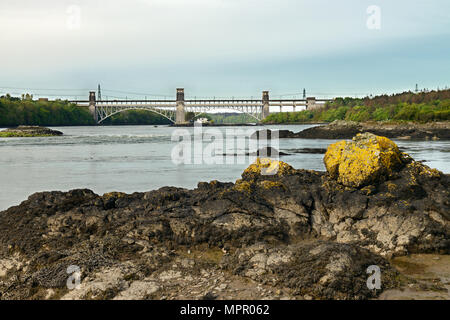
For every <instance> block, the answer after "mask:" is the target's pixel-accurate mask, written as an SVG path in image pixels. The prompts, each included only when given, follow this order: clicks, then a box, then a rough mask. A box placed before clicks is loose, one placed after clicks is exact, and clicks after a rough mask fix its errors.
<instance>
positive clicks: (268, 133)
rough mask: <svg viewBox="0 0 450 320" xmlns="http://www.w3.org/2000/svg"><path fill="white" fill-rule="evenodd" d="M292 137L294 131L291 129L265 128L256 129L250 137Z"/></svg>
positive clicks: (262, 138) (263, 138)
mask: <svg viewBox="0 0 450 320" xmlns="http://www.w3.org/2000/svg"><path fill="white" fill-rule="evenodd" d="M291 137H294V132H292V131H290V130H270V129H264V130H259V131H256V132H255V133H253V134H252V135H251V136H250V139H260V140H265V139H275V138H277V139H278V138H279V139H283V138H291Z"/></svg>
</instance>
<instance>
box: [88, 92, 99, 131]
mask: <svg viewBox="0 0 450 320" xmlns="http://www.w3.org/2000/svg"><path fill="white" fill-rule="evenodd" d="M89 112H90V113H91V114H92V117H94V120H95V122H96V123H98V116H97V106H96V98H95V91H89Z"/></svg>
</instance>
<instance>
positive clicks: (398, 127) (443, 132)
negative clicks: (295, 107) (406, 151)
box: [252, 121, 450, 140]
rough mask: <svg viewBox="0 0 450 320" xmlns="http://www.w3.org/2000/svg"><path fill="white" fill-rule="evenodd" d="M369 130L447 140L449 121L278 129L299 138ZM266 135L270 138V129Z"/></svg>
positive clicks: (336, 136) (406, 137) (342, 135)
mask: <svg viewBox="0 0 450 320" xmlns="http://www.w3.org/2000/svg"><path fill="white" fill-rule="evenodd" d="M262 131H263V130H261V131H258V132H257V133H255V134H254V135H253V136H252V137H253V138H254V139H257V138H259V137H263V136H264V135H265V133H264V132H262ZM363 132H371V133H373V134H376V135H379V136H383V137H387V138H389V139H399V140H449V139H450V123H449V122H431V123H423V124H422V123H399V124H393V123H382V122H370V123H364V122H362V123H359V122H352V121H334V122H332V123H330V124H327V125H320V126H316V127H312V128H308V129H305V130H303V131H300V132H297V133H294V132H293V131H290V130H280V131H279V138H291V139H293V138H300V139H351V138H352V137H353V136H355V135H356V134H358V133H363ZM266 135H267V136H268V137H269V138H270V136H271V131H270V130H267V133H266Z"/></svg>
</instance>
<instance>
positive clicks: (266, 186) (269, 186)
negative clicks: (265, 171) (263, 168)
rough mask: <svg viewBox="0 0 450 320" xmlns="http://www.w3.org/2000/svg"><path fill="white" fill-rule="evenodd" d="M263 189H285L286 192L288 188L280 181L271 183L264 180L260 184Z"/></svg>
mask: <svg viewBox="0 0 450 320" xmlns="http://www.w3.org/2000/svg"><path fill="white" fill-rule="evenodd" d="M259 184H260V185H261V187H263V188H264V189H283V190H286V187H285V186H284V185H283V184H282V183H281V182H278V181H270V180H264V181H261V182H260V183H259Z"/></svg>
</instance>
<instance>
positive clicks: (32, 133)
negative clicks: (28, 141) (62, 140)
mask: <svg viewBox="0 0 450 320" xmlns="http://www.w3.org/2000/svg"><path fill="white" fill-rule="evenodd" d="M62 134H63V133H62V132H61V131H57V130H52V129H49V128H45V127H39V126H18V127H17V128H10V129H6V130H3V131H0V138H12V137H51V136H61V135H62Z"/></svg>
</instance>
